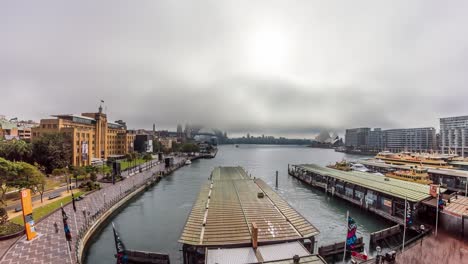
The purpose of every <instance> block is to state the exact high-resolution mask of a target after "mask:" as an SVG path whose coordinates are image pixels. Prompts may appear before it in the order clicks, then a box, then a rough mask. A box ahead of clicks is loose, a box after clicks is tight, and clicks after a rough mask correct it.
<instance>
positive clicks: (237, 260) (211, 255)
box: [206, 241, 326, 264]
mask: <svg viewBox="0 0 468 264" xmlns="http://www.w3.org/2000/svg"><path fill="white" fill-rule="evenodd" d="M294 255H297V256H298V257H300V259H299V263H313V264H320V263H326V262H325V261H324V260H323V259H322V258H321V257H319V256H317V255H311V254H310V252H308V251H307V249H305V248H304V246H303V245H302V244H301V243H299V242H297V241H295V242H290V243H280V244H274V245H265V246H259V247H258V248H257V251H254V249H253V248H252V247H241V248H209V249H208V250H207V254H206V264H215V263H228V264H244V263H284V264H286V263H291V264H292V263H293V257H294Z"/></svg>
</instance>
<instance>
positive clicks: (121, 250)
mask: <svg viewBox="0 0 468 264" xmlns="http://www.w3.org/2000/svg"><path fill="white" fill-rule="evenodd" d="M112 229H113V230H114V241H115V249H116V251H117V264H126V263H127V260H128V257H127V255H126V252H125V245H124V244H123V242H122V240H121V239H120V237H119V234H118V233H117V230H115V226H114V223H112Z"/></svg>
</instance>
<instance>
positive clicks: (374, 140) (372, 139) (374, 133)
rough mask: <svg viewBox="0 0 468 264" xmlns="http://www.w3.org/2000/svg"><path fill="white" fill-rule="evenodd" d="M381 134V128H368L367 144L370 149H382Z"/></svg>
mask: <svg viewBox="0 0 468 264" xmlns="http://www.w3.org/2000/svg"><path fill="white" fill-rule="evenodd" d="M383 135H384V133H383V131H382V129H381V128H374V130H370V131H369V139H368V142H367V146H368V147H369V148H370V149H375V150H380V149H382V148H383V146H384V141H383Z"/></svg>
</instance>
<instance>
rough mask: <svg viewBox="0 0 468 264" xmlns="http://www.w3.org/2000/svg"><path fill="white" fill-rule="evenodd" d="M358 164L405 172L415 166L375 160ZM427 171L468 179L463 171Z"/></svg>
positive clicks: (429, 169) (431, 169) (434, 169)
mask: <svg viewBox="0 0 468 264" xmlns="http://www.w3.org/2000/svg"><path fill="white" fill-rule="evenodd" d="M356 162H358V163H361V164H362V165H368V166H374V167H380V168H395V169H405V170H410V169H411V168H412V167H413V168H414V166H409V165H394V164H387V163H383V162H377V161H374V160H359V161H356ZM427 171H428V172H429V173H434V174H442V175H447V176H456V177H465V178H466V177H468V171H463V170H454V169H445V168H427Z"/></svg>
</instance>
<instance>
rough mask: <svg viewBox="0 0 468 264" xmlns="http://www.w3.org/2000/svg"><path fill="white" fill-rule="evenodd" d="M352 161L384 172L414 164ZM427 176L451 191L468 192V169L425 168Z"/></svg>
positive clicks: (406, 167) (410, 167)
mask: <svg viewBox="0 0 468 264" xmlns="http://www.w3.org/2000/svg"><path fill="white" fill-rule="evenodd" d="M354 163H360V164H362V165H364V166H366V167H367V168H369V169H371V170H374V171H378V172H382V173H386V172H389V171H393V170H407V171H408V170H411V169H412V168H414V167H415V166H416V165H412V166H411V165H397V164H388V163H385V162H379V161H377V160H372V159H371V160H358V161H354ZM427 169H428V170H427V173H428V174H429V178H430V179H431V180H432V181H433V182H434V183H436V184H441V186H442V187H443V188H446V189H447V190H450V191H453V192H459V193H464V194H465V195H467V194H468V171H464V170H455V169H445V168H427Z"/></svg>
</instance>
